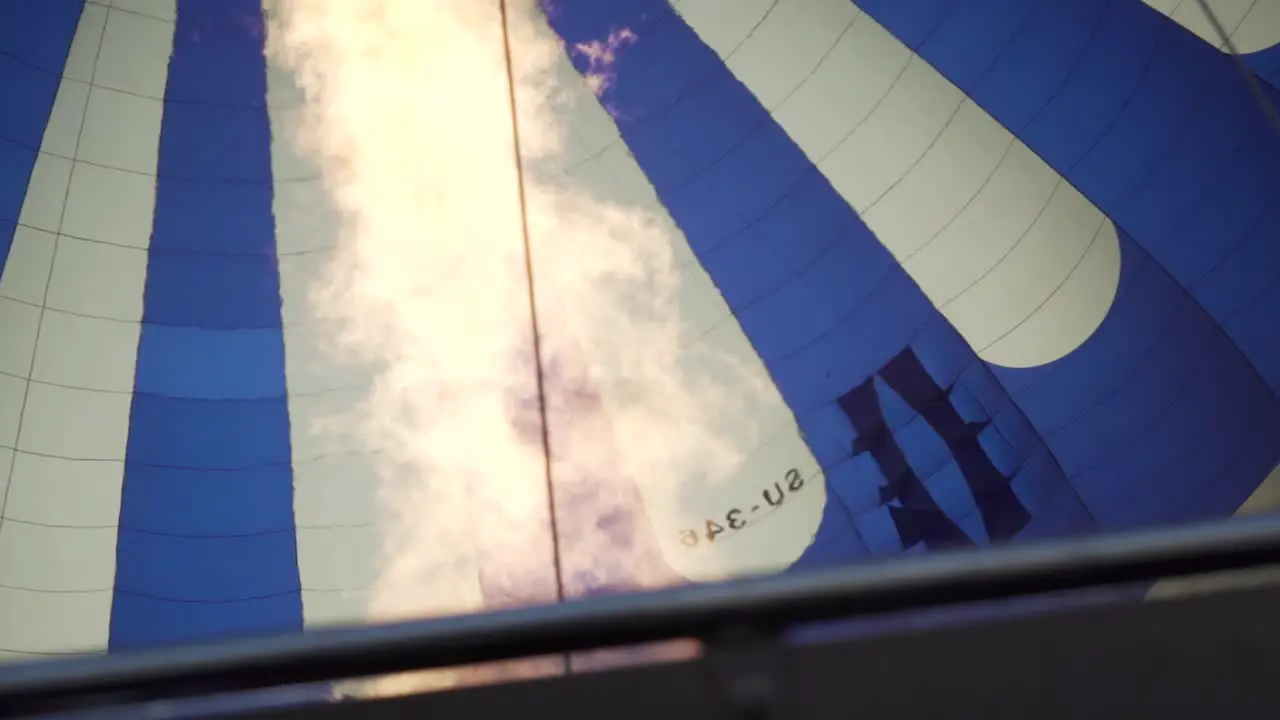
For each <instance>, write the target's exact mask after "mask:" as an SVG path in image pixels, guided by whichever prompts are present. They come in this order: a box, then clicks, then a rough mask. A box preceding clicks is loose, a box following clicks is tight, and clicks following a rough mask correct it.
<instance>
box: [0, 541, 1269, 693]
mask: <svg viewBox="0 0 1280 720" xmlns="http://www.w3.org/2000/svg"><path fill="white" fill-rule="evenodd" d="M1277 562H1280V518H1276V519H1271V518H1263V519H1252V520H1233V521H1224V522H1216V523H1207V524H1199V525H1187V526H1182V527H1176V528H1166V529H1161V530H1154V531H1147V532H1142V533H1133V534H1127V535H1099V536H1093V537H1086V538H1078V539H1074V540H1068V541H1059V542H1052V543H1035V544H1033V543H1028V544H1014V545H1008V546H1004V547H998V548H989V549H983V550H965V551H959V552H950V553H936V554H931V555H924V556H918V557H913V558H904V559H897V560H893V561H887V562H876V563H868V564H865V565H859V566H853V567H847V568H841V569H834V570H829V571H815V572H811V573H795V574H786V575H780V576H773V577H767V578H759V579H752V580H743V581H737V582H731V583H723V584H714V585H699V586H690V587H685V588H679V589H675V590H667V591H662V592H652V593H640V594H632V595H620V596H615V597H605V598H595V599H591V600H586V601H579V602H569V603H565V604H563V605H556V606H549V607H536V608H528V609H521V610H513V611H505V612H497V613H486V614H479V615H470V616H462V617H456V618H443V619H434V620H425V621H419V622H409V623H400V624H394V625H382V626H369V627H363V628H352V629H335V630H323V631H316V632H308V633H303V634H296V635H289V636H278V637H270V638H259V639H252V640H243V641H240V642H233V643H224V644H220V645H209V646H204V647H175V648H170V649H164V650H158V651H150V652H139V653H137V654H131V653H126V654H121V655H113V656H102V657H97V658H84V659H77V660H66V661H59V662H50V663H40V664H32V665H28V666H17V667H13V668H11V669H8V670H5V671H4V672H3V673H0V715H4V716H14V715H19V714H23V713H29V712H33V711H41V712H47V711H50V710H52V709H65V708H70V707H77V706H78V707H85V705H86V703H120V702H136V701H140V700H151V699H161V698H169V697H178V696H190V695H199V694H207V693H214V692H223V691H234V690H249V689H257V688H263V687H270V686H282V685H289V684H301V683H311V682H323V681H328V680H334V679H340V678H351V677H362V676H369V675H374V674H383V673H395V672H403V671H408V670H414V669H423V668H432V667H446V666H451V665H463V664H468V663H475V662H485V661H493V660H501V659H506V658H513V657H527V656H532V655H548V654H553V653H562V652H572V651H576V650H584V649H589V648H599V647H607V646H612V645H625V644H631V643H644V642H650V641H657V640H665V639H672V638H684V637H702V636H705V635H706V634H707V633H709V632H712V631H715V630H717V629H719V628H723V627H725V626H726V625H730V624H738V625H747V626H755V627H763V628H770V627H774V628H776V627H784V626H787V625H792V624H796V623H803V622H810V621H817V620H826V619H835V618H849V617H855V616H859V615H868V614H874V613H879V612H886V611H902V610H913V609H920V608H928V607H937V606H941V605H947V604H952V603H961V602H979V601H988V600H998V599H1005V598H1010V597H1016V596H1021V595H1027V594H1033V593H1043V592H1054V591H1062V590H1071V589H1076V588H1087V587H1098V586H1101V585H1109V584H1117V583H1126V582H1138V581H1143V580H1152V579H1156V578H1163V577H1171V576H1181V575H1193V574H1199V573H1205V572H1212V571H1218V570H1229V569H1241V568H1247V567H1255V566H1259V565H1263V564H1269V563H1277Z"/></svg>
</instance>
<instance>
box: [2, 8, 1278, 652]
mask: <svg viewBox="0 0 1280 720" xmlns="http://www.w3.org/2000/svg"><path fill="white" fill-rule="evenodd" d="M406 1H408V2H412V1H413V0H406ZM1195 5H1196V3H1192V2H1175V1H1174V0H1159V1H1157V0H1147V1H1146V2H1142V1H1139V0H1052V1H1043V0H1042V1H1040V2H1035V1H1033V0H858V1H857V2H850V1H849V0H672V1H671V2H667V0H607V1H604V2H601V1H600V0H556V2H554V3H546V6H547V8H548V10H547V14H548V20H549V23H550V25H551V28H552V29H553V30H554V31H555V33H557V34H558V35H559V36H560V38H562V39H563V40H564V42H565V43H566V45H567V46H569V47H570V48H572V47H574V46H577V45H579V44H580V43H587V42H592V41H598V40H600V39H601V38H606V37H609V36H610V33H613V32H616V31H617V30H618V29H619V28H627V29H630V30H631V31H632V33H633V34H634V40H633V41H632V42H629V43H626V44H625V45H624V46H621V47H620V48H619V49H618V51H617V63H616V66H615V67H614V68H613V69H612V72H613V73H614V77H612V78H611V80H612V81H611V83H610V85H609V87H607V88H605V89H604V90H603V95H602V98H601V100H602V104H603V105H604V106H607V107H608V108H609V109H610V115H611V116H612V119H610V115H605V114H604V113H603V112H602V111H601V110H600V109H599V107H595V106H593V107H592V108H590V109H587V110H584V111H583V113H582V115H581V116H580V117H577V118H576V119H575V120H574V122H577V123H579V125H580V128H587V129H589V130H590V132H587V131H586V130H584V131H583V132H581V133H578V134H577V136H576V137H578V138H579V139H581V140H582V142H581V147H578V148H577V150H576V155H575V156H574V157H573V158H571V162H570V163H569V164H568V165H567V167H566V168H565V172H567V173H568V174H570V175H573V176H576V177H578V178H579V179H583V180H586V181H588V182H590V183H591V184H592V185H593V187H597V188H599V189H600V191H601V192H602V193H603V194H605V195H608V194H609V193H610V192H616V193H617V195H618V196H623V195H626V194H627V193H628V192H629V191H628V189H627V188H628V187H629V185H628V183H629V182H630V181H629V178H631V177H634V176H638V174H641V173H642V174H643V176H644V177H645V178H647V181H648V185H649V186H651V190H652V192H651V193H650V195H651V196H652V197H649V198H648V199H645V200H642V202H648V203H650V204H651V205H652V208H653V209H654V211H655V212H658V213H661V214H662V215H664V216H666V217H668V218H669V219H670V220H671V221H672V223H673V227H674V228H677V229H678V235H679V237H680V238H681V242H686V241H687V247H685V249H684V252H685V253H686V254H689V255H691V256H692V257H695V258H696V259H697V263H693V264H692V267H693V268H694V269H693V270H692V271H690V272H688V273H687V277H686V278H685V281H686V283H687V284H688V285H689V292H688V298H687V300H686V301H687V302H688V303H691V304H692V305H691V306H690V308H689V309H688V310H689V315H690V316H691V317H696V318H699V319H700V322H701V325H700V326H698V327H694V328H691V331H692V332H693V334H694V335H706V334H716V333H719V334H722V335H725V336H728V337H729V338H730V340H732V341H733V342H738V343H740V344H741V346H742V347H744V348H747V352H748V353H749V355H750V359H751V361H752V362H755V363H756V364H757V366H758V367H759V371H760V372H761V373H762V374H765V373H767V375H762V376H765V377H768V378H769V379H770V383H771V387H773V388H774V389H775V390H776V392H775V395H776V402H775V407H773V409H772V410H771V412H773V411H776V412H777V413H778V414H779V416H780V417H783V418H785V420H786V422H785V423H784V424H785V429H784V430H783V431H781V433H780V434H779V436H778V437H777V438H767V439H766V440H767V443H765V444H766V445H767V449H766V450H762V451H761V453H760V454H759V455H758V456H756V457H754V458H753V464H754V466H753V469H752V470H751V472H750V473H748V475H749V477H745V478H744V479H743V480H742V481H741V482H739V483H737V484H730V486H729V487H728V490H726V491H725V492H726V493H727V494H724V493H722V494H720V495H715V496H714V497H713V498H712V499H711V500H707V501H706V503H704V504H703V505H699V506H698V507H696V508H692V509H689V510H688V511H687V513H684V514H683V515H681V516H680V517H679V518H666V519H664V518H661V517H657V518H654V522H653V525H654V527H655V528H657V529H656V530H655V531H654V532H655V533H656V535H657V536H658V539H657V541H656V542H657V544H658V545H659V546H660V547H661V550H662V554H663V557H664V558H665V559H666V562H667V563H668V564H669V565H670V566H671V567H672V568H673V569H674V570H675V571H676V572H677V573H678V574H680V575H683V576H685V577H689V578H693V579H700V578H702V577H706V576H712V575H717V574H721V575H722V574H726V573H727V574H733V573H735V572H746V571H759V570H775V571H776V570H783V569H785V568H788V567H808V566H813V565H826V564H832V563H844V562H853V561H857V560H859V559H862V558H866V557H871V556H878V555H888V554H896V553H902V552H917V551H922V550H927V549H930V548H935V547H947V546H954V545H963V544H986V543H989V542H996V541H1004V540H1012V539H1015V538H1016V539H1023V538H1026V539H1030V538H1038V537H1049V536H1060V535H1065V534H1077V533H1085V532H1093V531H1096V530H1122V529H1126V528H1132V527H1136V526H1141V525H1148V524H1152V523H1169V522H1181V521H1186V520H1192V519H1196V518H1204V517H1213V516H1222V515H1228V514H1231V513H1233V512H1236V511H1237V510H1239V509H1240V508H1241V506H1242V505H1243V504H1245V503H1246V501H1247V500H1249V498H1250V497H1251V495H1254V493H1255V491H1257V490H1258V489H1259V487H1263V486H1264V479H1266V478H1267V477H1268V476H1269V474H1270V473H1271V472H1272V470H1273V469H1274V468H1275V467H1276V465H1277V463H1278V462H1280V401H1278V400H1277V392H1278V391H1280V325H1277V324H1276V323H1274V322H1273V321H1272V318H1274V317H1276V316H1277V311H1280V245H1278V244H1277V243H1276V242H1275V239H1274V231H1275V230H1276V229H1277V228H1280V201H1277V200H1278V199H1277V197H1276V195H1277V193H1280V137H1277V136H1276V135H1275V134H1274V133H1273V131H1272V129H1271V128H1269V127H1267V125H1266V122H1265V119H1264V117H1263V116H1262V115H1261V113H1259V112H1258V109H1257V108H1256V106H1255V105H1254V104H1253V103H1254V99H1253V98H1252V97H1251V96H1250V95H1249V93H1248V91H1247V88H1246V87H1245V85H1244V84H1243V83H1242V82H1241V80H1240V78H1239V76H1238V75H1237V74H1236V72H1237V71H1236V69H1235V68H1234V67H1233V64H1232V61H1231V59H1230V58H1229V57H1228V56H1227V55H1225V54H1224V52H1223V51H1222V49H1221V48H1220V47H1219V45H1220V43H1218V42H1217V40H1216V36H1215V35H1214V34H1213V32H1212V30H1211V28H1210V27H1209V26H1208V24H1207V23H1206V22H1205V20H1204V18H1203V17H1202V16H1201V15H1199V14H1198V10H1196V8H1193V6H1195ZM1215 6H1218V7H1219V8H1220V9H1221V12H1222V17H1223V19H1224V21H1225V22H1226V24H1227V25H1228V27H1229V29H1230V30H1231V31H1232V33H1233V38H1234V39H1235V41H1236V43H1237V45H1238V46H1239V47H1240V48H1241V50H1242V51H1244V52H1247V53H1249V54H1248V56H1247V60H1248V62H1249V65H1250V67H1252V68H1253V69H1254V70H1255V71H1256V72H1257V73H1258V75H1259V77H1260V78H1262V79H1263V80H1264V81H1265V83H1267V92H1268V93H1270V95H1271V96H1272V98H1273V100H1277V101H1280V90H1277V89H1276V88H1277V87H1280V51H1277V50H1276V49H1275V45H1276V42H1277V41H1280V0H1257V1H1256V2H1249V1H1246V0H1218V1H1217V2H1216V3H1215ZM1193 10H1196V11H1193ZM264 36H265V32H264V22H263V15H262V8H261V0H111V1H107V0H97V1H95V0H89V1H86V0H0V97H3V100H4V101H3V104H2V105H0V267H2V268H3V274H0V478H3V479H4V482H3V484H0V487H2V488H3V494H2V495H0V497H2V498H3V499H2V500H0V510H2V511H3V512H2V513H0V517H2V519H0V653H2V654H3V655H4V656H5V657H8V658H11V659H14V660H25V659H34V658H38V657H45V656H58V655H65V654H72V653H80V652H91V651H101V650H107V649H109V650H113V651H114V650H124V649H130V648H141V647H148V646H155V645H161V644H168V643H174V642H181V641H186V640H193V639H200V638H209V637H221V636H234V635H241V634H248V633H256V632H289V631H300V630H302V629H303V628H304V627H307V626H311V625H318V624H326V623H332V622H342V621H352V620H355V621H359V620H363V619H365V618H366V616H367V608H366V606H367V593H368V590H369V587H370V585H371V583H372V582H373V580H374V578H373V574H374V568H375V567H376V565H377V561H378V556H379V553H380V552H381V551H382V549H383V548H382V541H381V540H380V536H379V529H378V527H377V513H376V512H375V509H374V499H373V494H374V493H373V490H372V489H371V488H372V486H373V485H374V479H373V470H372V467H371V463H370V462H369V460H368V459H367V458H365V457H363V456H362V451H360V450H359V449H358V448H351V447H335V446H333V445H332V444H331V443H329V442H326V441H325V440H324V439H323V438H321V437H320V436H318V435H316V434H315V433H313V432H312V429H313V428H314V427H315V426H316V424H317V422H318V421H319V420H320V419H323V418H324V417H326V416H327V415H328V414H330V413H331V412H332V411H334V410H335V409H341V408H342V407H345V406H350V405H351V404H353V403H354V402H357V401H358V400H359V397H360V391H361V382H362V380H361V379H360V378H352V377H349V376H344V375H342V373H340V372H337V371H335V370H333V369H331V368H329V366H328V365H327V362H328V361H327V360H325V359H324V357H323V354H322V353H321V352H320V350H318V349H317V347H316V346H317V345H318V344H319V343H318V342H317V340H316V339H315V338H314V337H312V335H313V333H312V328H311V327H309V324H308V314H307V313H306V312H305V311H304V310H305V307H304V306H305V295H306V290H307V288H308V287H309V285H310V283H311V281H312V280H313V279H314V277H315V274H316V272H318V270H317V268H319V267H320V264H321V261H322V260H323V258H324V257H325V254H326V252H327V251H328V250H330V249H331V248H332V245H333V242H334V231H333V222H332V220H331V218H332V211H331V210H330V209H329V202H328V200H327V199H326V197H325V193H324V191H323V189H322V187H321V185H320V182H319V180H318V178H317V177H316V174H315V170H314V169H313V168H311V167H310V166H309V165H308V164H307V163H306V162H304V161H303V160H301V159H300V158H298V157H297V156H296V155H295V154H294V153H293V151H292V150H290V146H289V144H288V143H287V142H285V141H284V137H285V136H286V135H287V131H286V130H285V129H284V127H283V126H282V125H281V122H282V120H281V117H282V114H281V112H278V111H279V110H281V109H282V108H286V107H288V106H290V105H292V104H293V103H295V102H297V98H296V93H295V92H294V90H293V88H292V84H291V82H290V80H289V78H288V77H287V76H286V75H285V74H284V73H282V72H280V71H278V70H276V69H274V68H271V67H268V64H267V62H266V60H265V59H264V52H263V48H264ZM565 63H566V66H567V64H569V63H573V65H574V66H575V67H576V68H577V69H578V70H580V71H585V70H586V69H588V65H587V59H586V58H584V57H582V56H581V55H580V54H574V53H572V52H570V53H568V54H567V56H566V58H565ZM583 92H586V90H585V89H584V90H583ZM593 113H594V114H593ZM601 118H605V119H606V121H604V122H603V124H602V121H601ZM584 138H585V139H584ZM693 305H696V307H693ZM789 468H799V469H800V470H801V471H803V475H804V476H807V477H812V478H816V479H815V480H811V481H810V482H809V484H808V485H806V488H805V489H806V492H805V494H804V495H798V496H797V497H798V498H804V499H797V500H795V501H794V502H792V501H789V504H788V505H787V506H786V507H785V508H783V509H782V510H779V511H778V517H776V518H772V519H771V520H770V522H769V523H768V524H763V523H762V524H761V525H760V526H759V527H758V528H749V529H747V530H744V531H743V533H742V535H741V537H737V536H734V537H733V538H732V539H731V541H730V542H733V543H736V545H732V546H729V545H727V544H726V545H725V546H726V547H730V548H731V549H729V550H725V551H723V553H722V554H720V555H717V556H716V557H717V560H716V563H718V564H717V565H716V567H715V568H711V567H710V566H709V565H708V564H707V563H708V562H709V561H705V560H702V559H699V556H698V553H700V552H706V546H707V544H706V543H702V544H699V545H698V546H697V547H695V548H692V549H690V548H686V547H683V546H682V544H681V537H680V535H679V534H678V533H677V532H676V530H678V529H679V528H682V527H684V526H685V525H687V524H688V522H689V518H698V519H701V518H704V517H705V518H707V519H708V520H709V521H711V522H716V523H717V524H728V523H726V522H724V518H723V512H721V511H722V510H723V509H724V508H721V507H720V505H719V503H720V502H721V500H722V499H723V500H724V503H725V504H731V503H732V502H739V501H738V500H734V499H732V498H730V499H725V498H729V496H734V497H737V495H741V496H743V497H744V498H747V499H745V500H742V501H741V502H742V503H746V504H747V505H749V504H750V503H751V502H752V501H751V500H750V498H751V497H756V496H758V495H759V492H760V489H759V488H760V486H761V484H762V478H783V477H786V474H785V473H786V471H787V470H788V469H789ZM772 482H773V479H769V480H768V482H767V483H763V484H764V485H765V486H766V487H768V486H770V485H771V483H772ZM735 493H736V494H737V495H734V494H735ZM766 499H768V498H767V497H766ZM1255 502H1258V501H1256V500H1255ZM745 507H746V506H745V505H744V508H745ZM717 513H719V514H718V515H717ZM699 532H701V530H699ZM733 548H736V549H733Z"/></svg>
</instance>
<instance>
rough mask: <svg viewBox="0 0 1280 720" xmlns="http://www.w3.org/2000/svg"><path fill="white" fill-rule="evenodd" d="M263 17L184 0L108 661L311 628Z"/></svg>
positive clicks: (252, 9) (228, 4) (237, 0)
mask: <svg viewBox="0 0 1280 720" xmlns="http://www.w3.org/2000/svg"><path fill="white" fill-rule="evenodd" d="M260 18H261V7H260V5H259V3H258V2H256V1H255V0H181V1H180V2H179V4H178V20H177V28H176V32H175V41H174V53H173V58H172V61H171V63H170V68H169V80H168V86H167V88H166V98H165V100H166V105H165V114H164V123H163V126H162V130H161V138H160V172H159V180H158V183H157V188H156V213H155V217H156V224H155V231H154V238H153V241H152V246H151V250H150V257H149V262H148V268H147V287H146V296H145V303H144V320H143V328H142V338H141V342H140V344H139V349H138V371H137V378H136V381H135V393H134V398H133V409H132V416H131V424H130V434H129V446H128V453H127V463H126V471H125V488H124V498H123V506H122V508H121V528H120V538H119V549H118V558H117V575H116V590H115V600H114V605H113V607H112V616H111V639H110V647H111V649H112V650H118V649H125V648H136V647H146V646H152V645H160V644H168V643H173V642H178V641H184V640H191V639H197V638H208V637H220V636H226V635H238V634H245V633H258V632H268V631H276V632H278V631H290V630H300V629H301V627H302V603H301V591H300V587H299V580H298V561H297V548H296V543H297V541H296V537H295V530H294V522H293V487H292V484H293V474H292V469H291V466H290V462H291V451H290V433H289V412H288V402H287V399H286V392H285V377H284V343H283V338H282V332H281V322H280V291H279V277H278V273H277V268H276V259H275V244H274V233H275V230H274V219H273V217H272V202H271V176H270V157H271V152H270V132H269V123H268V118H267V113H266V106H265V92H266V84H265V83H266V80H265V77H266V68H265V62H264V58H263V52H262V33H261V21H260ZM211 88H216V89H211ZM230 88H235V90H231V89H230ZM215 103H221V104H215ZM229 103H232V104H229ZM234 103H239V104H234Z"/></svg>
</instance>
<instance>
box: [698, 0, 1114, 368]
mask: <svg viewBox="0 0 1280 720" xmlns="http://www.w3.org/2000/svg"><path fill="white" fill-rule="evenodd" d="M677 8H678V9H679V12H680V13H681V14H682V15H683V17H684V19H685V20H686V21H687V22H688V23H689V24H690V25H691V26H692V27H693V28H694V29H695V30H696V31H697V32H698V33H699V35H700V36H701V37H702V38H703V39H704V40H705V41H706V42H708V43H709V44H710V45H711V46H712V47H713V48H714V49H715V50H716V52H717V53H719V54H720V56H721V57H723V58H724V60H725V63H726V64H727V65H728V67H729V68H730V69H731V70H732V71H733V72H734V74H735V75H736V76H737V77H738V79H739V80H741V81H742V82H743V84H745V85H746V86H747V87H748V88H749V89H750V90H751V91H752V92H753V93H754V94H755V95H756V96H757V97H758V98H759V99H760V101H761V103H762V104H764V105H765V107H768V108H770V110H771V112H772V114H773V117H774V118H775V120H777V122H778V123H779V125H781V127H782V128H783V129H784V130H786V131H787V132H788V133H789V134H790V136H791V138H792V139H793V140H794V141H795V142H796V143H797V145H799V146H800V148H801V149H802V150H803V151H804V152H805V154H806V155H807V156H808V157H809V158H810V159H811V160H812V161H813V162H814V164H815V165H817V166H818V168H819V169H820V170H821V171H822V172H823V173H824V174H825V175H826V177H827V179H828V180H829V181H830V182H831V184H832V185H833V186H834V187H835V189H836V190H837V191H838V192H839V193H840V194H841V195H842V196H843V197H844V198H845V199H846V200H847V201H848V202H849V204H850V205H851V206H852V207H853V209H854V210H856V211H857V212H858V214H859V215H860V216H861V217H862V219H863V220H864V221H865V222H866V224H867V226H868V227H869V228H870V229H871V231H872V232H874V233H875V234H876V236H877V237H878V238H879V240H880V242H882V243H883V244H884V245H885V246H886V247H887V248H888V249H889V251H890V252H892V253H893V254H894V256H895V257H897V258H898V260H899V261H900V262H901V263H902V264H903V267H904V268H905V269H906V270H907V272H908V274H910V275H911V277H912V278H913V279H914V280H915V281H916V282H917V283H918V284H919V285H920V287H921V289H922V290H923V291H924V292H925V294H926V295H927V296H928V297H929V298H930V300H932V301H933V303H934V305H935V306H937V307H938V309H939V310H940V311H941V312H942V313H943V315H945V316H946V317H947V318H948V319H949V320H950V321H951V322H952V324H954V325H955V327H956V329H957V330H958V331H959V332H960V334H961V335H963V336H964V337H965V339H966V340H967V341H968V342H969V343H970V344H971V345H972V346H973V348H974V350H976V351H977V352H978V354H979V356H980V357H982V358H983V359H984V360H988V361H990V362H993V363H996V364H999V365H1007V366H1014V367H1030V366H1035V365H1042V364H1045V363H1048V362H1051V361H1053V360H1056V359H1058V358H1060V357H1062V356H1064V355H1066V354H1067V353H1069V352H1071V351H1072V350H1074V349H1075V348H1076V347H1079V345H1080V344H1081V343H1083V342H1084V341H1085V340H1086V339H1088V337H1089V336H1090V335H1091V334H1092V333H1093V331H1094V330H1096V329H1097V328H1098V326H1099V325H1100V324H1101V322H1102V320H1103V318H1104V317H1105V316H1106V313H1107V311H1108V310H1109V309H1110V307H1111V302H1112V300H1113V299H1114V297H1115V293H1116V289H1117V288H1118V286H1119V279H1120V250H1119V240H1118V238H1117V235H1116V231H1115V227H1114V226H1113V225H1112V223H1111V221H1110V220H1108V219H1107V218H1106V217H1104V216H1103V214H1102V212H1101V211H1100V210H1098V209H1097V208H1096V207H1095V206H1094V205H1093V204H1092V203H1090V202H1089V201H1088V200H1086V199H1085V198H1084V197H1083V196H1082V195H1081V194H1080V193H1079V192H1077V191H1076V190H1075V189H1074V188H1073V187H1071V186H1070V185H1069V184H1067V183H1066V182H1065V181H1064V180H1063V179H1062V177H1061V176H1060V175H1059V174H1058V173H1057V171H1055V170H1054V169H1053V168H1051V167H1049V166H1048V165H1047V164H1046V163H1045V162H1044V161H1042V160H1040V158H1039V157H1037V156H1036V155H1035V154H1034V153H1032V152H1031V150H1030V149H1029V148H1027V147H1026V146H1025V145H1024V144H1023V143H1022V142H1021V141H1019V140H1018V139H1017V138H1015V137H1014V136H1013V135H1012V133H1010V132H1009V131H1008V130H1006V129H1005V128H1004V127H1003V126H1001V125H1000V124H999V123H998V122H997V121H996V120H995V119H994V118H992V117H991V116H990V115H988V114H987V113H986V112H985V111H984V110H982V109H981V108H980V107H978V106H977V105H976V104H975V103H973V102H972V101H970V100H968V99H967V98H965V96H964V94H963V93H962V92H961V91H960V90H959V89H958V88H956V87H955V86H954V85H952V84H951V83H950V82H949V81H948V80H947V79H946V78H944V77H943V76H942V75H941V74H940V73H938V72H937V70H935V69H934V68H933V67H932V66H931V65H929V64H928V63H926V62H924V61H922V60H921V59H919V58H918V57H916V56H915V55H914V54H913V53H912V52H911V51H910V50H909V49H908V48H907V47H906V46H905V45H903V44H902V43H901V42H899V41H898V40H897V39H896V38H895V37H894V36H893V35H892V34H891V33H890V32H889V31H888V30H886V29H885V28H884V27H882V26H881V25H879V24H878V23H876V22H875V21H874V20H873V19H871V18H870V17H868V16H867V15H865V14H863V13H862V12H861V11H859V10H858V8H857V7H856V6H855V5H854V4H853V3H851V2H849V1H848V0H780V1H779V2H777V3H772V2H760V1H758V0H752V2H749V3H742V2H738V0H682V1H681V2H679V3H677Z"/></svg>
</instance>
